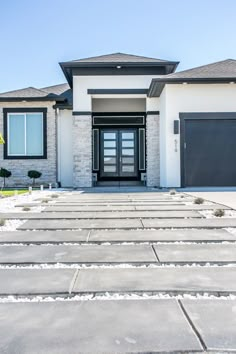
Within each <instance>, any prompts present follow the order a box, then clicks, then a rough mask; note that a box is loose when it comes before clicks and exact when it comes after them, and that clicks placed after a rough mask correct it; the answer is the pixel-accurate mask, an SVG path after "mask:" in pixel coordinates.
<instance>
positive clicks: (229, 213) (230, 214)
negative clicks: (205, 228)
mask: <svg viewBox="0 0 236 354" xmlns="http://www.w3.org/2000/svg"><path fill="white" fill-rule="evenodd" d="M198 212H199V214H201V215H203V216H204V217H205V218H207V219H212V218H213V219H216V218H223V219H230V218H236V210H233V209H232V210H224V215H223V216H220V217H219V216H215V215H214V212H215V210H200V211H198Z"/></svg>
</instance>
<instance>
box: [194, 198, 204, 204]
mask: <svg viewBox="0 0 236 354" xmlns="http://www.w3.org/2000/svg"><path fill="white" fill-rule="evenodd" d="M203 203H204V199H203V198H196V199H194V204H203Z"/></svg>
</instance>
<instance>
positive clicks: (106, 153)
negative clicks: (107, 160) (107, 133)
mask: <svg viewBox="0 0 236 354" xmlns="http://www.w3.org/2000/svg"><path fill="white" fill-rule="evenodd" d="M104 156H116V149H104Z"/></svg>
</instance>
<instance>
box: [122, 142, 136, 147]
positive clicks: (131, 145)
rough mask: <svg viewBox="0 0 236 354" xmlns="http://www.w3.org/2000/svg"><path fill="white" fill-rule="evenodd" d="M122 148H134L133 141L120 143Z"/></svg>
mask: <svg viewBox="0 0 236 354" xmlns="http://www.w3.org/2000/svg"><path fill="white" fill-rule="evenodd" d="M122 146H123V147H124V148H126V147H134V141H133V140H123V141H122Z"/></svg>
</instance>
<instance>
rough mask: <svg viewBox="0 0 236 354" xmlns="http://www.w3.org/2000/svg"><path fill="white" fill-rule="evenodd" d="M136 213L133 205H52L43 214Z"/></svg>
mask: <svg viewBox="0 0 236 354" xmlns="http://www.w3.org/2000/svg"><path fill="white" fill-rule="evenodd" d="M123 210H126V211H134V210H135V206H132V205H110V204H106V205H104V206H103V205H97V206H96V205H84V206H77V205H55V204H54V205H52V206H48V207H47V208H45V209H44V210H42V212H52V211H57V212H86V211H88V212H97V211H100V212H101V211H102V212H104V211H106V212H109V211H123Z"/></svg>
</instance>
